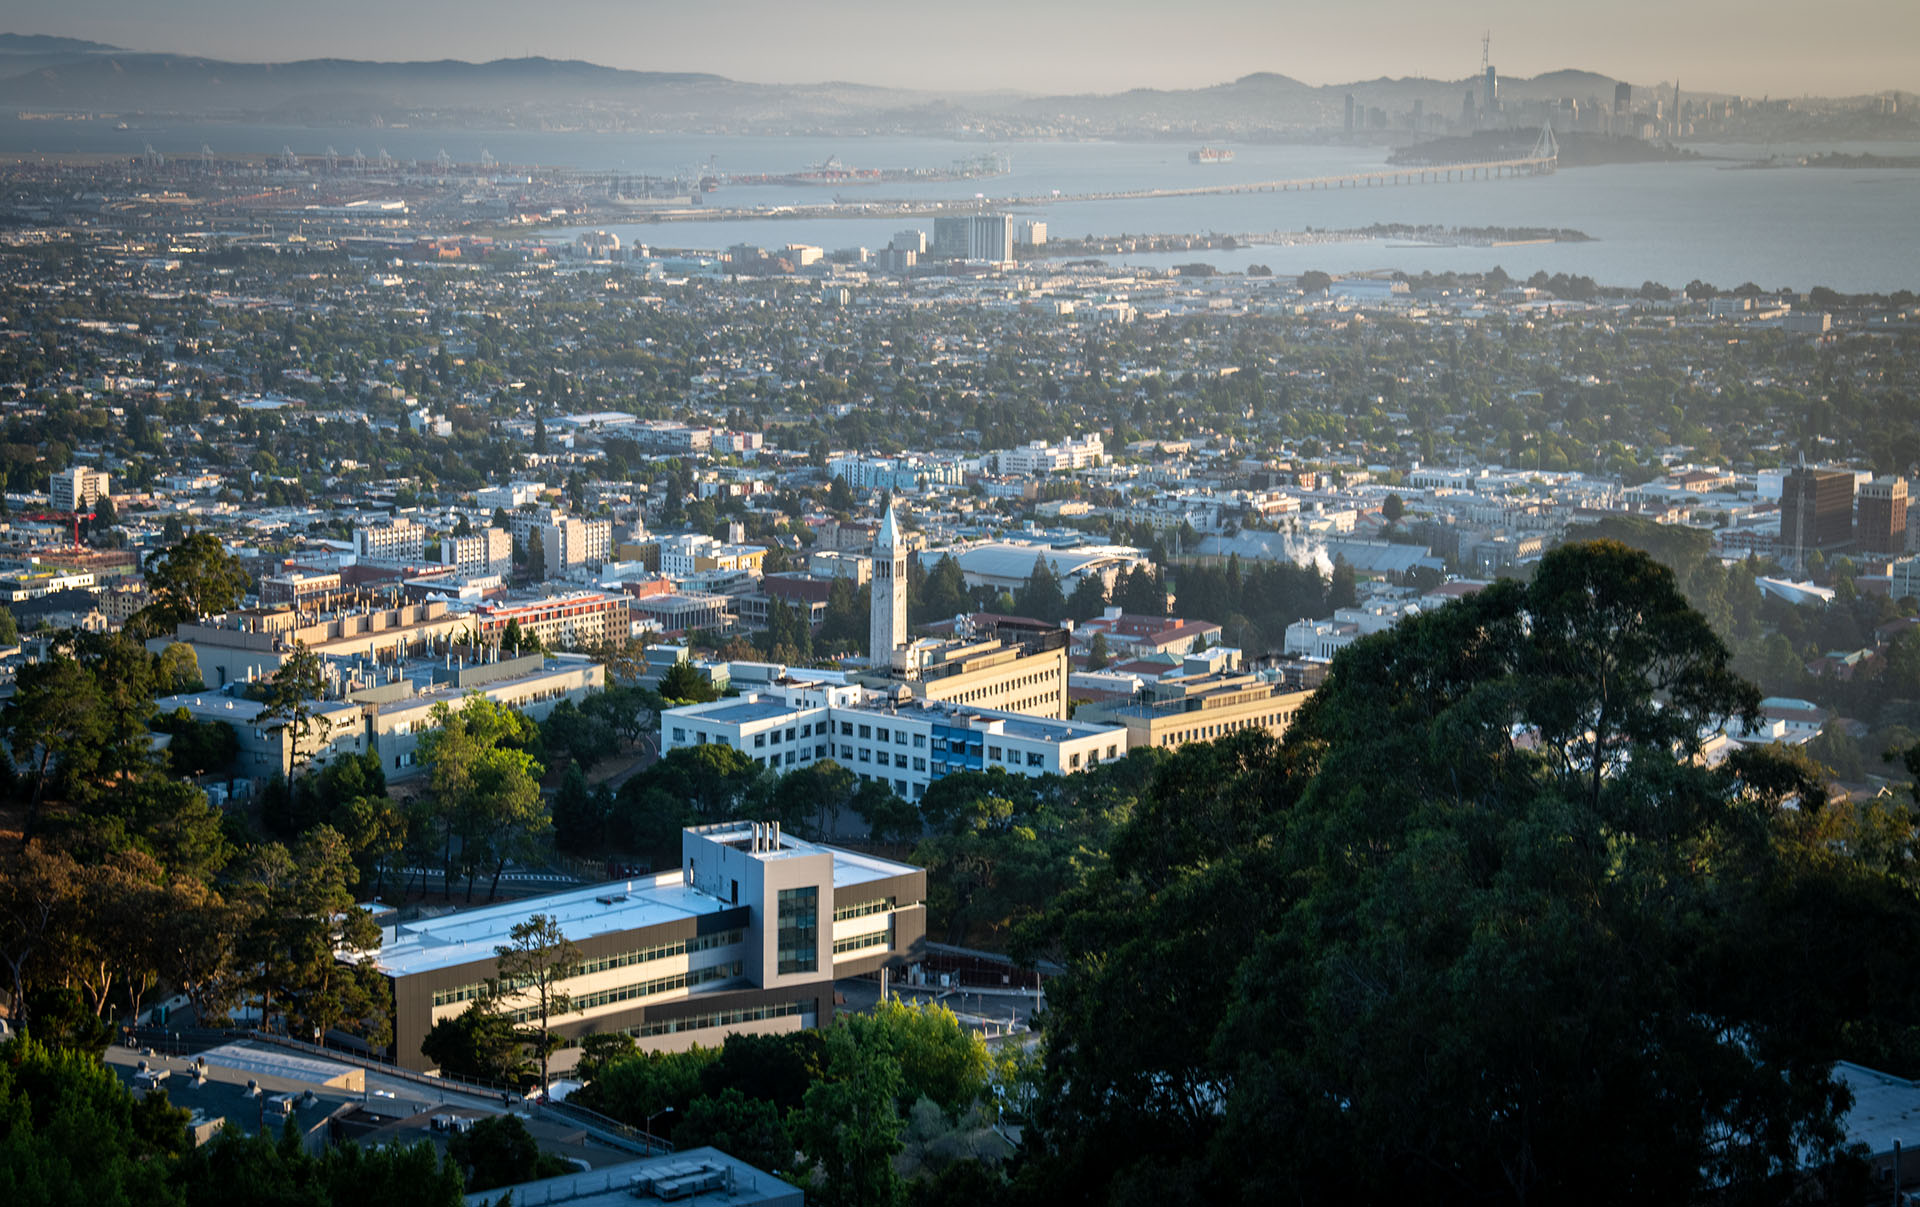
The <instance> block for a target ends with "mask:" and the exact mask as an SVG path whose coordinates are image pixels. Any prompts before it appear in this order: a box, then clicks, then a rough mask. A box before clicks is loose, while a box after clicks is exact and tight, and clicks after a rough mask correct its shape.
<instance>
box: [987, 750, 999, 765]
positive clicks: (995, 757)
mask: <svg viewBox="0 0 1920 1207" xmlns="http://www.w3.org/2000/svg"><path fill="white" fill-rule="evenodd" d="M987 757H988V758H990V759H993V760H994V761H995V762H998V761H999V759H1000V748H999V747H998V746H989V747H987Z"/></svg>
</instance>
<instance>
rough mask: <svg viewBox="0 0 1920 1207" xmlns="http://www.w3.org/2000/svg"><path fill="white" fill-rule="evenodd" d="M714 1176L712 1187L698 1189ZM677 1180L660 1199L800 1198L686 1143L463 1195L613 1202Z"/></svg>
mask: <svg viewBox="0 0 1920 1207" xmlns="http://www.w3.org/2000/svg"><path fill="white" fill-rule="evenodd" d="M708 1178H713V1179H714V1181H713V1184H712V1187H711V1189H710V1191H706V1192H703V1191H702V1190H701V1189H700V1188H701V1187H702V1186H703V1185H704V1184H705V1182H706V1180H707V1179H708ZM675 1184H677V1185H678V1186H679V1187H680V1188H681V1189H679V1190H678V1191H677V1192H674V1191H669V1192H668V1193H665V1194H662V1193H661V1191H660V1190H659V1189H656V1190H653V1191H652V1192H651V1193H652V1194H658V1195H659V1196H660V1197H661V1198H667V1197H674V1198H679V1197H683V1196H684V1197H686V1199H687V1201H688V1202H692V1203H703V1202H725V1203H728V1204H733V1205H736V1207H789V1205H791V1207H800V1204H801V1203H802V1202H803V1201H804V1195H802V1193H801V1191H800V1190H799V1188H797V1187H795V1186H792V1185H789V1184H788V1183H786V1182H783V1181H781V1180H780V1179H779V1178H776V1177H774V1176H773V1175H772V1174H770V1173H766V1172H764V1171H762V1170H759V1169H756V1168H754V1167H753V1166H751V1165H748V1164H747V1163H746V1162H744V1161H741V1160H739V1159H737V1158H734V1157H730V1156H728V1155H727V1154H726V1153H723V1152H721V1151H720V1150H719V1149H717V1148H689V1149H687V1150H685V1151H683V1152H677V1153H673V1154H672V1155H670V1156H665V1157H648V1158H645V1159H643V1160H639V1161H629V1162H627V1163H625V1164H622V1165H612V1166H607V1167H605V1168H602V1169H595V1170H590V1171H586V1172H581V1173H570V1174H563V1175H561V1176H560V1177H557V1178H546V1179H544V1180H542V1181H539V1182H522V1183H521V1184H520V1185H518V1186H503V1187H500V1188H499V1189H496V1190H479V1191H475V1192H474V1193H472V1194H470V1195H468V1196H467V1204H468V1207H496V1205H497V1204H501V1203H505V1202H507V1201H508V1200H509V1199H511V1200H512V1201H513V1202H515V1203H568V1204H572V1205H573V1207H614V1205H615V1204H622V1203H631V1202H633V1201H634V1200H635V1199H636V1198H639V1197H641V1195H642V1193H646V1192H642V1191H638V1190H636V1189H633V1187H635V1186H649V1185H651V1186H656V1187H662V1186H663V1185H675Z"/></svg>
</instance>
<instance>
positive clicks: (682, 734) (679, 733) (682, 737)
mask: <svg viewBox="0 0 1920 1207" xmlns="http://www.w3.org/2000/svg"><path fill="white" fill-rule="evenodd" d="M673 740H674V741H676V742H684V741H686V740H687V731H686V730H684V729H682V728H680V727H679V726H678V725H675V726H674V727H673Z"/></svg>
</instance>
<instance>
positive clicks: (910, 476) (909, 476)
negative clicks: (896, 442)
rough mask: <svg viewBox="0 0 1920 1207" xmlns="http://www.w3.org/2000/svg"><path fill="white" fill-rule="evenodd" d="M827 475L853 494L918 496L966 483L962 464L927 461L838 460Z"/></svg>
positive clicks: (904, 459) (850, 457)
mask: <svg viewBox="0 0 1920 1207" xmlns="http://www.w3.org/2000/svg"><path fill="white" fill-rule="evenodd" d="M827 473H828V475H829V476H831V477H835V478H839V479H841V480H842V481H844V482H845V483H846V484H847V487H848V488H849V489H851V490H889V491H895V492H898V493H902V494H918V493H919V492H921V491H923V490H925V489H927V488H928V487H929V486H958V485H960V484H961V482H962V481H963V473H962V470H961V466H960V463H959V462H958V461H936V460H930V459H927V458H923V457H861V456H854V455H848V456H845V457H835V458H833V459H832V460H831V461H829V462H827Z"/></svg>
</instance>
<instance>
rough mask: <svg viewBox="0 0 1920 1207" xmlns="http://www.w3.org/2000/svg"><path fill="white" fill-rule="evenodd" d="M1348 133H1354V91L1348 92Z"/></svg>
mask: <svg viewBox="0 0 1920 1207" xmlns="http://www.w3.org/2000/svg"><path fill="white" fill-rule="evenodd" d="M1347 133H1348V134H1352V133H1353V93H1351V92H1349V93H1347Z"/></svg>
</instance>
